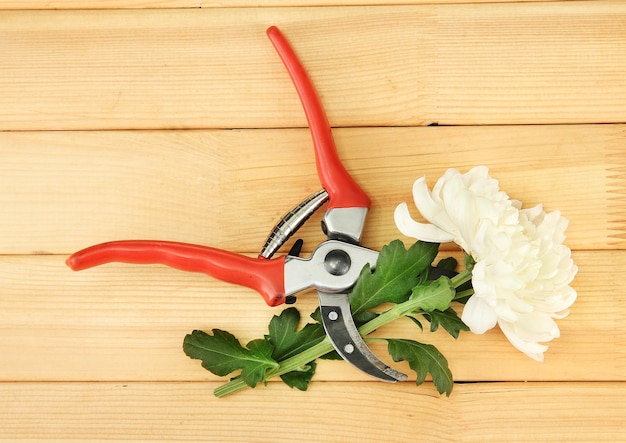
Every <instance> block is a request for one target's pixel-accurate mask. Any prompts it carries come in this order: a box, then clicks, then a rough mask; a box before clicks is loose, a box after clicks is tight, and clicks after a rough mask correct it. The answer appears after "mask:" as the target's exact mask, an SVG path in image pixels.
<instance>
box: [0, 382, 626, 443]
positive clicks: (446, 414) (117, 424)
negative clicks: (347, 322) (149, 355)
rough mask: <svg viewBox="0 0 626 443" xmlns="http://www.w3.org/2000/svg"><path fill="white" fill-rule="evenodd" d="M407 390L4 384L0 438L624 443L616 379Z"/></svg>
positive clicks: (622, 391) (621, 391)
mask: <svg viewBox="0 0 626 443" xmlns="http://www.w3.org/2000/svg"><path fill="white" fill-rule="evenodd" d="M411 385H412V383H408V382H407V383H401V384H398V385H395V386H393V385H386V384H385V385H383V384H378V383H353V384H351V385H349V386H346V385H345V384H342V383H322V384H318V385H316V386H314V387H313V388H312V389H311V390H310V391H309V392H306V393H299V392H295V391H289V389H288V388H286V387H284V386H279V385H277V384H274V383H272V384H270V386H269V387H268V388H259V390H256V391H248V392H245V393H241V394H238V395H237V396H235V397H232V398H228V399H215V398H212V394H211V392H212V389H213V388H214V387H215V383H162V384H160V387H159V389H158V391H155V389H154V384H151V383H132V382H131V383H123V384H122V383H26V384H24V383H15V384H4V385H0V441H7V442H13V441H16V440H21V441H35V440H37V441H48V440H49V441H60V440H82V441H93V440H94V439H96V440H100V441H105V440H106V441H126V442H130V441H211V442H212V441H217V442H223V441H225V440H227V441H245V442H266V441H268V440H271V441H276V442H292V441H294V438H297V439H298V440H299V441H322V440H323V441H330V442H344V441H356V440H358V441H363V442H378V441H394V442H416V441H417V442H421V441H424V442H430V441H442V442H446V441H450V442H452V441H476V442H485V441H494V442H500V441H502V439H505V440H506V441H510V442H518V441H519V442H527V441H544V440H545V441H568V442H573V441H581V442H589V441H620V440H622V439H623V436H624V435H623V417H624V415H625V414H626V406H625V403H624V402H623V397H624V395H626V387H625V386H624V384H623V383H621V384H615V383H594V384H586V385H581V384H578V383H526V384H523V385H520V384H516V383H478V384H469V385H460V386H457V387H456V388H455V390H454V392H453V393H452V396H451V397H450V398H449V399H445V398H444V399H440V398H438V397H437V396H433V395H432V393H431V387H429V386H423V387H421V388H416V387H415V386H411ZM268 391H269V392H268ZM528 411H532V414H529V413H528ZM364 418H367V419H365V420H364Z"/></svg>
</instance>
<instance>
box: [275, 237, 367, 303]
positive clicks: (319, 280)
mask: <svg viewBox="0 0 626 443" xmlns="http://www.w3.org/2000/svg"><path fill="white" fill-rule="evenodd" d="M341 257H344V258H341ZM345 257H347V259H346V258H345ZM376 260H378V252H377V251H374V250H372V249H367V248H364V247H362V246H358V245H353V244H350V243H345V242H342V241H339V240H327V241H325V242H324V243H322V244H321V245H319V246H318V247H317V249H315V251H313V253H312V254H311V256H310V257H308V258H300V257H292V256H287V258H286V259H285V294H286V295H291V294H295V293H296V292H298V291H302V290H303V289H307V288H311V287H313V288H316V289H319V290H320V291H324V292H330V293H337V292H345V291H348V290H349V289H350V288H352V286H354V283H356V281H357V279H358V278H359V274H360V273H361V269H363V266H365V265H366V264H367V263H369V264H370V266H372V267H374V266H376Z"/></svg>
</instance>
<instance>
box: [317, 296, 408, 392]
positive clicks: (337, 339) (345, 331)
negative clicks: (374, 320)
mask: <svg viewBox="0 0 626 443" xmlns="http://www.w3.org/2000/svg"><path fill="white" fill-rule="evenodd" d="M317 294H318V296H319V299H320V309H321V314H322V323H323V324H324V329H325V330H326V334H327V335H328V338H329V339H330V341H331V343H332V344H333V346H334V347H335V350H336V351H337V352H338V353H339V355H340V356H341V358H343V359H344V360H345V361H347V362H348V363H350V364H352V365H353V366H355V367H356V368H358V369H360V370H361V371H363V372H365V373H366V374H369V375H371V376H372V377H375V378H377V379H379V380H382V381H386V382H392V383H393V382H396V381H404V380H406V379H407V376H406V374H403V373H402V372H399V371H396V370H395V369H393V368H392V367H390V366H388V365H387V364H385V362H383V361H382V360H380V359H379V358H378V357H376V355H375V354H374V353H373V352H372V351H371V350H370V348H368V347H367V344H365V341H363V337H361V334H359V331H358V330H357V328H356V325H355V324H354V320H353V319H352V313H351V312H350V301H349V300H348V295H347V294H328V293H326V292H322V291H317Z"/></svg>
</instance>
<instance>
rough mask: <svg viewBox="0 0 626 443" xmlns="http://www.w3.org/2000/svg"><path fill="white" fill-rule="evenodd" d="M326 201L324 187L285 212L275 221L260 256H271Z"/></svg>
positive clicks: (326, 193)
mask: <svg viewBox="0 0 626 443" xmlns="http://www.w3.org/2000/svg"><path fill="white" fill-rule="evenodd" d="M327 201H328V192H326V191H325V190H324V189H322V190H321V191H319V192H317V193H315V194H313V195H311V196H309V197H307V198H306V199H305V200H303V201H302V202H300V203H299V204H298V205H297V206H296V207H295V208H293V209H292V210H291V211H289V212H287V213H286V214H285V215H283V217H282V218H281V219H280V220H279V221H278V223H276V226H274V228H273V229H272V232H270V234H269V235H268V237H267V240H265V245H263V249H261V253H260V256H261V257H264V258H271V257H272V256H273V255H274V254H275V253H276V251H278V250H279V249H280V247H281V246H282V245H284V244H285V242H286V241H287V240H289V238H290V237H291V236H292V235H293V234H294V233H295V232H296V231H297V230H298V229H300V226H302V225H303V224H304V223H305V222H306V221H307V220H308V219H309V218H310V217H311V215H313V213H315V211H317V210H318V209H319V208H320V207H322V205H323V204H324V203H326V202H327Z"/></svg>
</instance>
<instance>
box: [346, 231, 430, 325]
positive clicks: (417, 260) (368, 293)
mask: <svg viewBox="0 0 626 443" xmlns="http://www.w3.org/2000/svg"><path fill="white" fill-rule="evenodd" d="M438 249H439V245H438V244H437V243H425V242H420V241H418V242H416V243H415V244H413V246H411V247H410V248H409V249H408V250H407V249H405V247H404V244H403V243H402V242H401V241H400V240H394V241H392V242H391V243H389V244H387V245H385V246H384V247H383V248H382V250H381V251H380V255H379V256H378V260H377V262H376V268H375V269H374V270H372V269H371V268H370V266H369V265H366V266H365V267H364V268H363V270H362V271H361V274H360V276H359V279H358V280H357V282H356V285H355V286H354V288H353V290H352V293H351V294H350V305H351V307H352V314H353V315H354V316H355V319H359V315H360V314H362V313H364V312H366V311H367V310H368V309H372V308H375V307H376V306H379V305H381V304H383V303H402V302H404V301H406V300H407V299H408V297H409V295H410V294H411V290H412V289H413V287H415V286H416V285H417V284H418V283H419V282H420V280H421V278H420V274H421V273H423V272H424V271H426V270H427V269H428V268H429V266H430V264H431V263H432V262H433V260H434V259H435V256H436V255H437V251H438Z"/></svg>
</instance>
